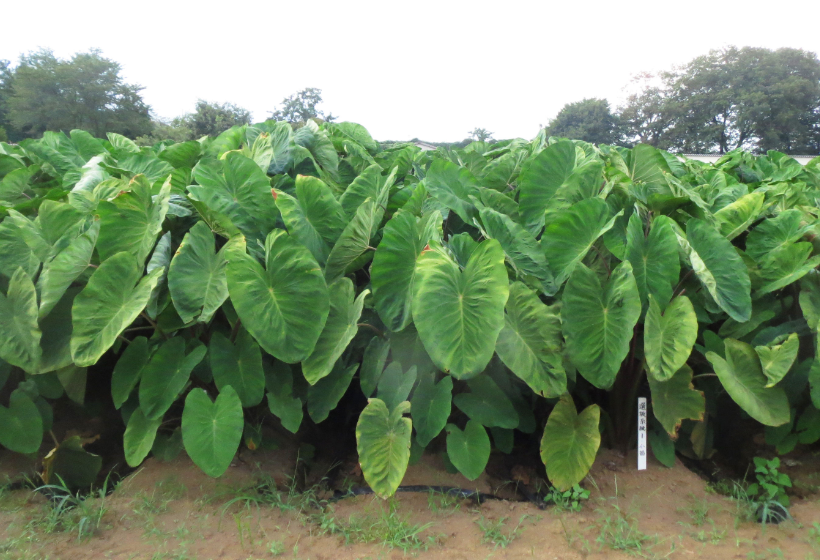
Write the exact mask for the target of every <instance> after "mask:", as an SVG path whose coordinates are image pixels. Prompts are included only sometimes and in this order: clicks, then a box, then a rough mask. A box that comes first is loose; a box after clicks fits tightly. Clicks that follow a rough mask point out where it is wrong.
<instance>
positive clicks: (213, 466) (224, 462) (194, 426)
mask: <svg viewBox="0 0 820 560" xmlns="http://www.w3.org/2000/svg"><path fill="white" fill-rule="evenodd" d="M244 427H245V420H244V418H243V417H242V401H240V400H239V396H238V395H237V394H236V391H234V390H233V389H232V388H231V387H230V386H227V387H225V389H224V390H222V391H220V393H219V396H217V397H216V402H211V399H210V397H209V396H208V393H206V392H205V391H204V390H202V389H193V390H192V391H191V392H190V393H188V397H187V398H186V399H185V409H184V410H183V411H182V442H183V444H184V445H185V451H186V452H187V453H188V455H189V456H190V457H191V460H192V461H193V462H194V463H195V464H196V466H198V467H199V468H200V469H202V471H203V472H204V473H205V474H207V475H208V476H212V477H214V478H216V477H218V476H221V475H222V474H223V473H224V472H225V471H226V470H228V467H229V466H230V464H231V460H232V459H233V456H234V455H235V454H236V450H237V449H239V443H240V441H241V440H242V430H243V428H244Z"/></svg>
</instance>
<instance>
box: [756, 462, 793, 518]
mask: <svg viewBox="0 0 820 560" xmlns="http://www.w3.org/2000/svg"><path fill="white" fill-rule="evenodd" d="M754 463H755V478H757V482H755V483H754V484H750V485H749V488H748V489H747V490H746V493H747V494H748V495H749V496H750V497H752V498H753V499H754V500H755V501H756V502H759V503H764V502H767V501H774V502H777V503H779V504H780V505H782V506H784V507H789V497H788V496H787V495H786V488H791V487H792V479H791V478H789V475H787V474H786V473H781V472H779V471H778V470H777V469H778V468H780V458H778V457H775V458H774V459H770V460H767V459H764V458H762V457H755V458H754Z"/></svg>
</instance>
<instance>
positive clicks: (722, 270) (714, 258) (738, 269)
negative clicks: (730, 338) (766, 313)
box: [686, 219, 752, 323]
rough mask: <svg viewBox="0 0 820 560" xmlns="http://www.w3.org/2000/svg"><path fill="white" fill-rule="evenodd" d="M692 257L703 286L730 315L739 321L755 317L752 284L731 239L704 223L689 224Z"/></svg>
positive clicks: (698, 221) (687, 225)
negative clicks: (753, 314)
mask: <svg viewBox="0 0 820 560" xmlns="http://www.w3.org/2000/svg"><path fill="white" fill-rule="evenodd" d="M686 239H687V241H688V242H689V245H690V247H691V249H692V250H691V252H690V253H689V258H690V260H691V261H692V268H693V269H694V270H695V274H697V276H698V278H699V279H700V281H701V283H702V284H703V287H704V288H706V289H707V290H708V292H709V293H710V294H711V295H712V297H713V298H714V299H715V302H717V304H718V305H719V306H720V308H721V309H723V310H724V311H725V312H726V313H728V314H729V316H730V317H731V318H732V319H734V320H735V321H738V322H741V323H742V322H744V321H748V320H749V317H750V316H751V314H752V297H751V293H750V292H751V281H750V280H749V272H748V269H747V268H746V265H745V264H744V262H743V260H742V259H741V258H740V255H738V254H737V251H735V248H734V247H733V246H732V244H731V243H730V242H729V240H728V239H726V238H725V237H723V235H721V233H720V232H719V231H717V230H716V229H715V228H713V227H712V226H710V225H709V224H707V223H706V222H704V221H702V220H695V219H692V220H689V221H688V222H687V223H686Z"/></svg>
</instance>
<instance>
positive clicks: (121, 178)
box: [0, 121, 820, 496]
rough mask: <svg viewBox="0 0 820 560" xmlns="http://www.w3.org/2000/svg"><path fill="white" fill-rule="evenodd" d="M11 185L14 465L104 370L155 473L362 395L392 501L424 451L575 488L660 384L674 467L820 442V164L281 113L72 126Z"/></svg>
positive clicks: (660, 412) (660, 448)
mask: <svg viewBox="0 0 820 560" xmlns="http://www.w3.org/2000/svg"><path fill="white" fill-rule="evenodd" d="M0 178H2V180H1V181H0V204H1V205H2V206H3V210H4V212H5V214H6V215H5V217H4V218H3V220H2V222H0V358H2V360H4V362H3V367H1V368H0V388H2V387H3V386H4V385H5V388H4V389H2V392H0V398H2V399H3V402H2V406H0V444H2V445H3V446H5V447H7V448H8V449H11V450H13V451H17V452H20V453H35V452H37V450H38V449H39V448H40V446H41V441H42V435H43V432H44V431H48V429H49V428H50V425H51V423H52V421H53V418H52V409H51V406H50V404H49V403H50V402H51V401H52V400H53V399H57V398H62V395H63V394H65V395H66V396H67V397H68V398H71V399H73V400H75V401H78V402H82V400H83V396H84V394H85V391H86V380H87V379H91V377H89V368H91V369H93V371H94V372H95V376H94V377H93V378H94V379H100V378H101V377H100V376H102V378H103V379H105V380H106V381H107V382H110V387H111V395H110V398H111V401H112V403H113V406H114V407H116V408H117V409H119V410H120V411H121V414H122V419H123V422H124V424H125V426H126V428H125V435H124V446H125V454H126V458H127V461H128V463H129V464H130V465H138V464H139V463H140V462H141V461H143V460H144V459H145V457H147V456H148V454H149V453H151V452H153V453H154V454H155V455H159V456H163V455H164V454H166V453H167V452H168V448H169V446H172V445H173V443H174V442H179V441H181V442H182V445H184V448H185V450H186V452H187V453H188V454H189V455H190V457H191V459H192V460H193V461H194V462H195V463H196V464H197V465H198V466H199V467H200V468H202V469H203V470H204V471H205V472H206V473H208V474H209V475H212V476H218V475H220V474H222V473H223V472H224V471H225V470H226V469H227V467H228V465H229V464H230V461H231V458H232V457H233V455H234V454H235V452H236V450H237V449H238V447H239V446H240V444H241V442H242V441H243V434H244V441H245V444H246V445H247V446H248V447H249V448H251V449H253V448H255V447H257V446H258V445H259V437H260V436H259V434H260V430H259V424H260V423H269V424H270V423H273V424H275V425H276V426H277V427H278V428H281V429H284V430H288V431H290V432H294V433H296V432H298V431H299V430H300V427H302V426H304V425H305V424H307V423H311V422H312V423H317V424H321V423H322V422H324V421H325V420H327V419H328V417H329V415H331V414H332V413H333V410H334V409H335V408H336V407H337V406H338V405H339V403H340V402H342V403H344V402H352V403H354V405H355V403H357V402H361V403H362V404H361V405H359V406H358V408H355V409H354V410H352V411H350V410H349V411H348V413H347V414H346V415H342V416H337V420H336V421H337V422H338V421H342V422H343V421H344V419H345V418H350V417H352V421H353V422H355V424H356V425H355V433H356V439H357V442H358V453H359V460H360V464H361V467H362V471H363V474H364V476H365V479H366V480H367V482H368V483H369V484H370V485H371V486H372V488H373V489H374V490H375V492H376V493H377V494H379V495H381V496H389V495H391V494H392V493H393V492H394V491H395V490H396V488H397V486H398V485H399V484H400V482H401V480H402V477H403V475H404V472H405V469H406V468H407V465H408V462H409V461H410V460H411V456H413V457H415V456H418V454H419V453H420V452H421V450H422V449H423V448H428V449H430V450H442V451H443V452H444V453H445V456H446V458H447V459H448V461H447V463H448V464H451V465H452V466H453V467H454V468H455V469H458V470H459V471H460V472H461V473H463V474H464V475H465V476H466V477H467V478H468V479H471V480H473V479H476V478H477V477H478V476H480V475H481V473H482V472H483V471H484V468H485V466H486V465H487V462H488V460H489V458H490V455H491V453H494V452H501V453H510V452H513V451H514V450H518V451H521V450H523V451H524V452H530V453H533V454H537V453H538V451H537V450H538V449H539V448H540V457H541V459H542V460H543V462H544V465H545V468H546V472H547V474H548V476H549V478H550V480H551V482H552V483H553V484H554V485H555V486H556V487H557V488H559V489H561V490H566V489H569V488H571V487H572V486H573V485H575V484H576V483H578V482H579V481H580V480H581V479H582V478H583V477H584V476H585V474H586V472H587V470H588V469H589V467H590V466H591V464H592V461H593V459H594V457H595V454H596V452H597V450H598V447H599V445H600V444H601V442H602V441H604V442H607V443H608V444H609V445H620V446H623V447H628V446H630V444H631V443H632V442H633V439H634V433H635V429H634V428H635V403H636V397H637V396H639V395H644V396H649V397H650V398H651V407H652V412H653V414H652V422H651V426H650V428H651V437H650V442H651V445H652V450H653V452H654V453H655V455H656V456H657V457H658V459H659V460H661V461H663V462H666V463H669V461H671V460H673V459H674V452H675V449H677V451H678V452H680V453H684V454H687V455H690V456H693V457H706V456H709V455H710V454H711V453H712V446H713V441H714V438H715V434H716V433H717V432H718V431H719V430H720V428H721V422H723V421H724V419H725V418H726V415H727V414H735V415H738V416H740V417H743V418H746V419H747V421H749V422H751V421H752V420H751V419H753V421H756V422H759V423H760V424H763V425H765V426H766V427H767V438H769V441H770V442H771V443H773V444H776V445H778V448H779V449H780V450H788V449H789V448H790V447H793V446H794V445H796V444H797V443H811V442H813V441H816V440H817V439H818V438H820V421H818V417H819V416H820V413H819V412H818V408H817V407H818V406H819V405H820V367H817V366H815V365H813V364H815V363H816V362H815V353H816V348H817V344H816V336H817V330H818V321H819V320H820V275H818V273H817V272H816V267H817V266H818V264H820V251H819V250H818V248H817V247H816V245H815V244H816V241H815V239H816V232H817V228H818V222H817V218H818V204H817V201H818V195H819V194H820V159H816V160H814V161H812V162H811V163H810V164H808V165H807V166H806V167H805V168H804V167H801V165H800V164H798V163H797V162H796V161H794V160H792V159H791V158H789V157H787V156H785V155H783V154H781V153H778V152H770V153H768V154H767V155H766V156H762V157H755V156H752V155H750V154H747V153H742V152H733V153H731V154H729V155H727V156H725V157H724V158H722V159H721V160H720V161H719V162H718V163H717V164H716V165H714V166H711V165H706V164H702V163H699V162H695V161H688V160H684V159H681V158H678V157H675V156H672V155H670V154H667V153H665V152H661V151H658V150H657V149H656V148H654V147H652V146H648V145H639V146H637V147H636V148H634V149H632V150H627V149H622V148H614V147H611V146H607V145H600V146H594V145H591V144H587V143H584V142H580V141H569V140H563V139H558V138H549V137H547V136H546V134H545V133H543V132H542V133H541V134H539V135H538V136H537V137H536V138H535V139H534V140H532V141H529V142H528V141H524V140H513V141H506V142H499V143H496V144H492V145H488V144H485V143H480V142H475V143H473V144H470V145H469V146H467V147H466V148H465V149H463V150H450V151H447V150H442V149H439V150H437V151H434V152H422V151H420V150H419V149H418V148H417V147H415V146H412V145H404V146H395V147H392V148H390V149H388V150H382V149H380V147H379V144H378V143H376V142H375V141H374V140H373V139H372V138H371V136H370V135H369V134H368V132H367V131H366V130H365V129H364V128H363V127H361V126H359V125H357V124H353V123H338V124H336V123H323V124H321V125H317V124H316V123H315V122H314V121H309V122H308V123H307V125H306V126H304V127H302V128H299V129H298V130H297V131H295V132H294V131H293V129H292V128H291V125H290V124H288V123H285V122H276V121H268V122H265V123H261V124H257V125H254V126H241V127H233V128H231V129H229V130H227V131H225V132H224V133H222V134H221V135H219V136H218V137H216V138H214V139H209V138H203V139H202V140H200V141H188V142H182V143H172V142H161V143H158V144H156V145H154V146H152V147H144V148H140V147H138V146H137V145H136V144H135V143H134V142H132V141H131V140H129V139H127V138H125V137H123V136H120V135H118V134H109V135H108V138H107V140H100V139H97V138H94V137H93V136H91V135H90V134H88V133H86V132H83V131H80V130H74V131H72V132H71V134H70V135H65V134H62V133H46V134H45V135H44V136H43V138H42V139H40V140H27V141H24V142H22V143H21V144H20V145H19V146H18V145H10V144H5V143H0ZM114 364H115V365H114ZM112 366H113V367H112ZM356 395H358V396H359V397H358V399H355V398H352V397H354V396H356ZM345 397H347V399H346V398H345ZM365 397H367V398H368V399H369V400H368V401H367V404H366V406H365V403H364V400H365ZM362 408H363V410H362ZM305 412H307V414H305ZM320 429H321V426H320ZM349 429H350V430H351V431H352V430H353V425H352V424H351V426H350V427H349ZM491 436H492V438H491ZM539 441H540V443H539ZM531 442H534V443H535V445H534V446H532V445H531ZM79 445H80V444H79V443H78V442H77V441H76V439H72V440H69V441H67V442H63V443H61V444H60V446H59V448H58V450H57V455H56V456H55V457H57V459H58V458H59V457H60V456H61V455H60V453H59V452H60V450H63V451H64V454H66V453H68V452H69V451H71V452H72V453H75V454H76V453H81V449H78V447H79ZM57 459H55V458H52V459H50V461H51V463H49V464H51V465H53V464H55V461H57ZM51 468H57V467H53V466H52V467H51Z"/></svg>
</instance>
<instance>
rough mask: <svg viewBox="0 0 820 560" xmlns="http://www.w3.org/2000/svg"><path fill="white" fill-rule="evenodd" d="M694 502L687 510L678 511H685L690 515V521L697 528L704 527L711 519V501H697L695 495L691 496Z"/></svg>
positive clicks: (704, 499)
mask: <svg viewBox="0 0 820 560" xmlns="http://www.w3.org/2000/svg"><path fill="white" fill-rule="evenodd" d="M689 497H690V498H691V499H692V501H691V503H690V504H689V508H687V509H683V508H681V509H678V511H685V512H686V513H687V515H689V520H690V522H691V524H692V525H694V526H695V527H702V526H703V524H704V523H706V519H707V518H708V517H709V501H708V500H707V499H706V498H703V499H701V500H699V499H697V498H696V497H695V496H694V495H692V494H690V496H689Z"/></svg>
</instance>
